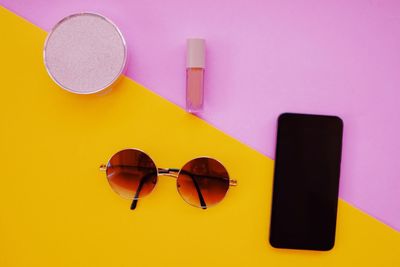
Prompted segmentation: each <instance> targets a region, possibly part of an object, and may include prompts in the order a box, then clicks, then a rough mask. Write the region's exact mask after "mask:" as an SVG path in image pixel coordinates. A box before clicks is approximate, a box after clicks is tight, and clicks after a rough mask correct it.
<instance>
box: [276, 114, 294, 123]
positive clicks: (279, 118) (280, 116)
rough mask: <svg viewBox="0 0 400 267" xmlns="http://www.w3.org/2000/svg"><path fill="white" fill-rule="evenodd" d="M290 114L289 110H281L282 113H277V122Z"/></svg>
mask: <svg viewBox="0 0 400 267" xmlns="http://www.w3.org/2000/svg"><path fill="white" fill-rule="evenodd" d="M290 115H292V113H290V112H283V113H281V114H279V116H278V122H280V121H282V120H283V119H285V118H286V117H289V116H290Z"/></svg>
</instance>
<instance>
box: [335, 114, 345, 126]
mask: <svg viewBox="0 0 400 267" xmlns="http://www.w3.org/2000/svg"><path fill="white" fill-rule="evenodd" d="M333 118H334V119H335V120H336V121H337V123H338V124H339V126H340V127H341V128H343V125H344V122H343V119H342V118H341V117H339V116H333Z"/></svg>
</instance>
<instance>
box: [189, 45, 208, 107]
mask: <svg viewBox="0 0 400 267" xmlns="http://www.w3.org/2000/svg"><path fill="white" fill-rule="evenodd" d="M204 70H205V41H204V40H203V39H188V40H187V57H186V110H187V111H188V112H191V113H197V112H200V111H202V110H203V103H204Z"/></svg>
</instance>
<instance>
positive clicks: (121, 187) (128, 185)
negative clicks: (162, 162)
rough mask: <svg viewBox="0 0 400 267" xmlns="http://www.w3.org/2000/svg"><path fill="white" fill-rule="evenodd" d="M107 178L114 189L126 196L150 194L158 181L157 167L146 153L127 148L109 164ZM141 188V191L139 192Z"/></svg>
mask: <svg viewBox="0 0 400 267" xmlns="http://www.w3.org/2000/svg"><path fill="white" fill-rule="evenodd" d="M106 172H107V178H108V182H109V183H110V185H111V187H112V189H114V191H115V192H117V193H118V194H120V195H121V196H122V197H124V198H130V199H132V198H133V197H134V196H135V195H136V194H138V195H137V196H138V197H139V198H140V197H144V196H147V195H148V194H150V192H151V191H152V190H153V189H154V186H155V185H156V183H157V167H156V165H155V164H154V162H153V161H152V160H151V158H150V157H149V156H147V155H146V154H145V153H143V152H141V151H139V150H135V149H126V150H122V151H120V152H118V153H117V154H115V155H114V156H113V157H112V158H111V159H110V161H109V162H108V164H107V171H106ZM138 190H139V192H137V191H138Z"/></svg>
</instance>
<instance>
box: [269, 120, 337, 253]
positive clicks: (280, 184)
mask: <svg viewBox="0 0 400 267" xmlns="http://www.w3.org/2000/svg"><path fill="white" fill-rule="evenodd" d="M342 133H343V122H342V120H341V119H340V118H339V117H335V116H323V115H306V114H294V113H284V114H282V115H280V117H279V119H278V134H277V146H276V154H275V172H274V185H273V197H272V211H271V226H270V244H271V245H272V246H273V247H276V248H290V249H309V250H330V249H331V248H333V246H334V243H335V232H336V214H337V202H338V191H339V176H340V161H341V154H342V152H341V151H342Z"/></svg>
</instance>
